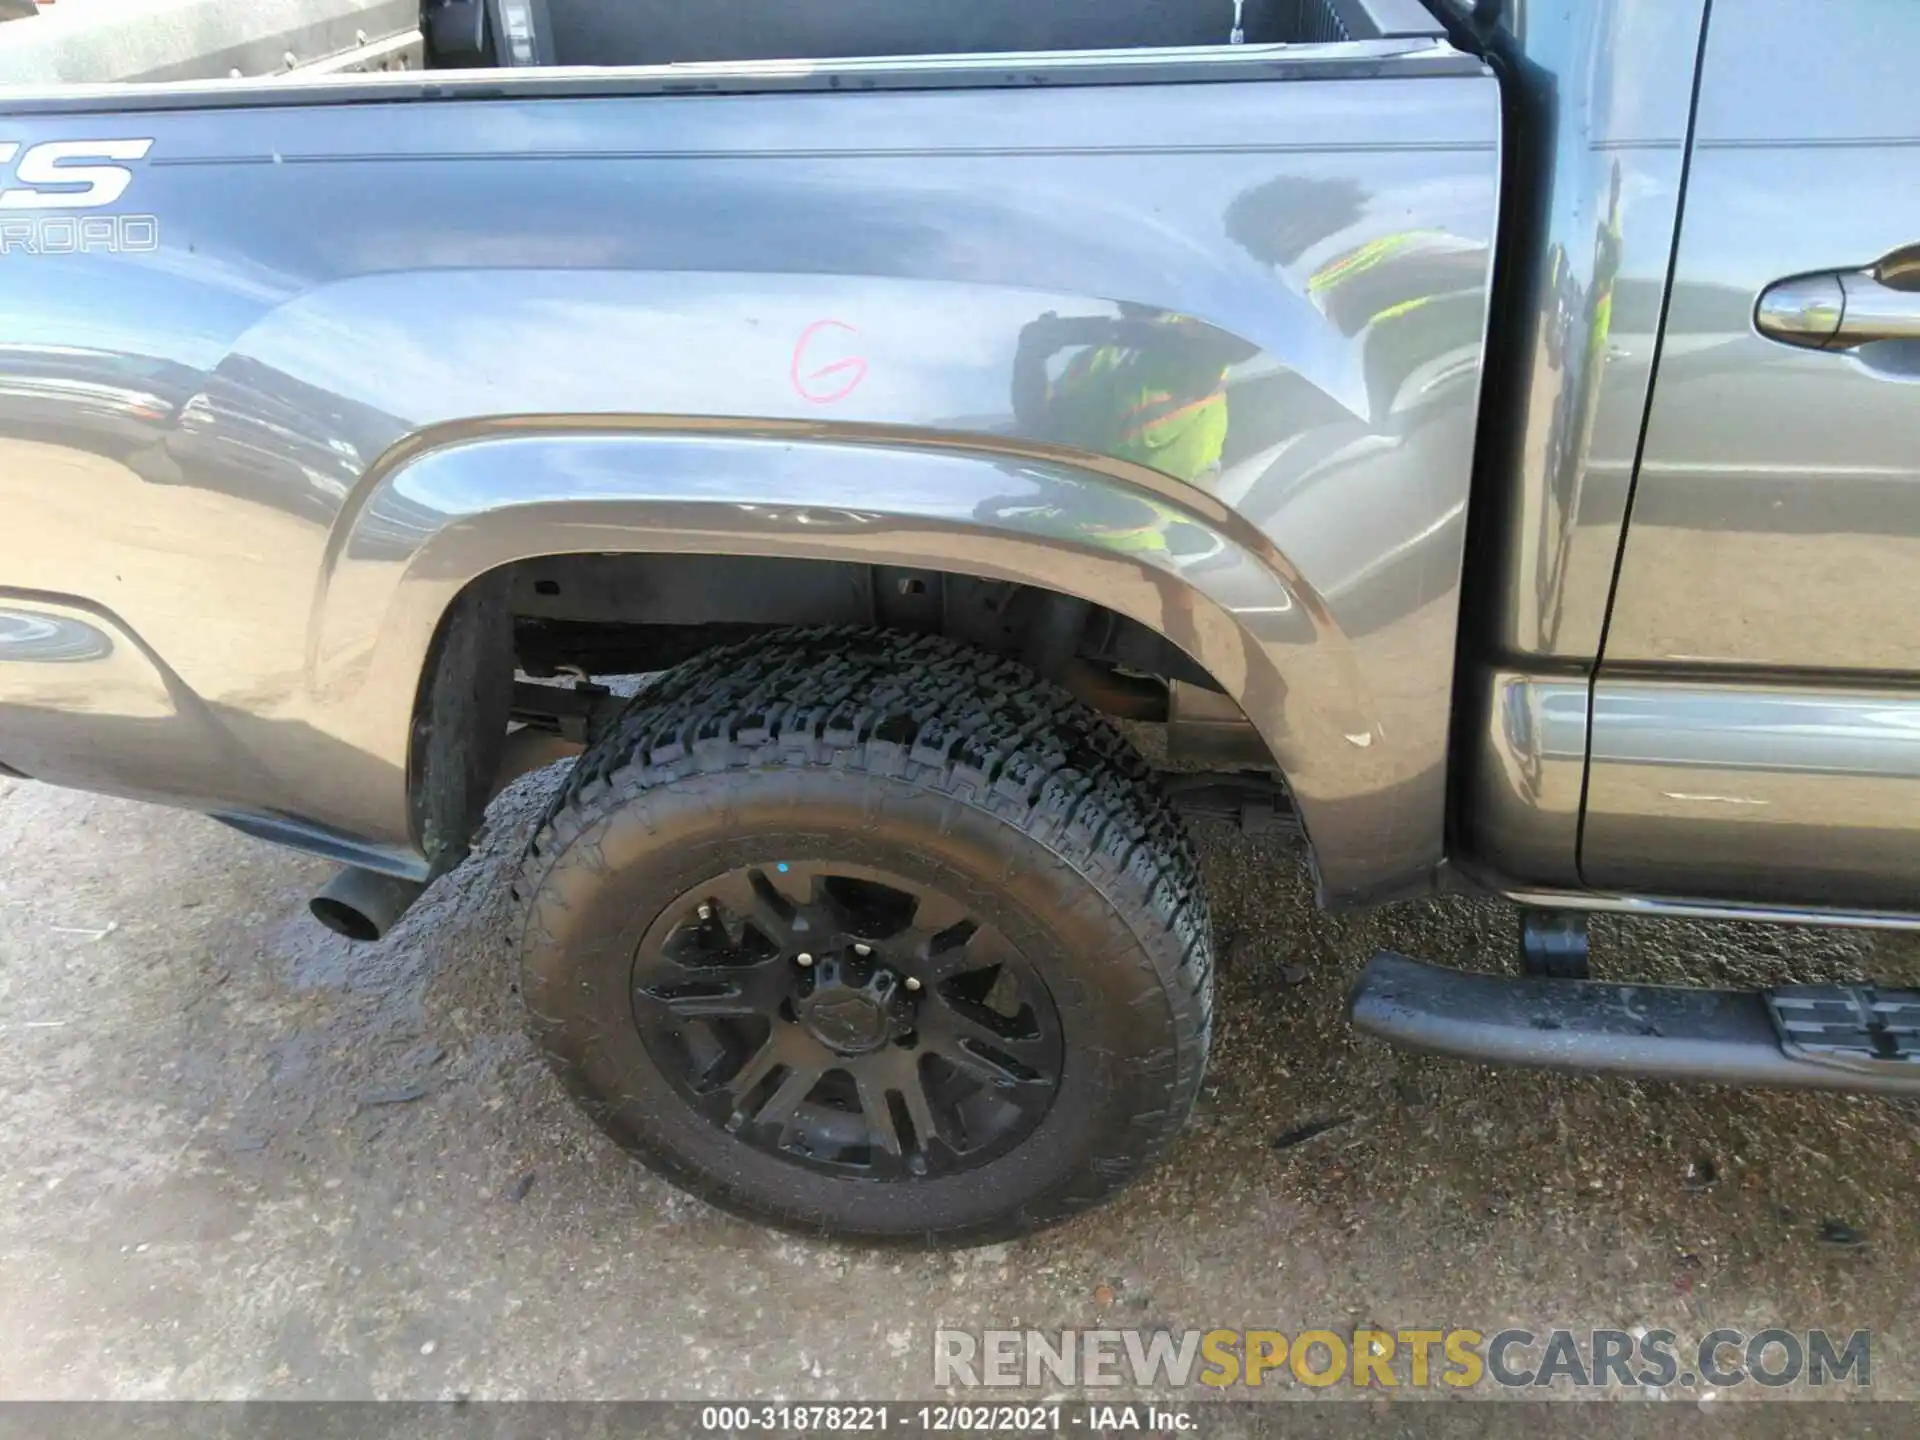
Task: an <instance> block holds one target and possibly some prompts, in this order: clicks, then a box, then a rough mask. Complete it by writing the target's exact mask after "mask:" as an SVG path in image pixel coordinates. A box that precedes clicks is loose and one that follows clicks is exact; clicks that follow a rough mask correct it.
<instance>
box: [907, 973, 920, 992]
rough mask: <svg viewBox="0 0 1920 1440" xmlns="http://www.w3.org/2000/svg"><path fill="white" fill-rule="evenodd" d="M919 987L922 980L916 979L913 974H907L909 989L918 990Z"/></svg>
mask: <svg viewBox="0 0 1920 1440" xmlns="http://www.w3.org/2000/svg"><path fill="white" fill-rule="evenodd" d="M919 988H920V982H919V981H918V980H916V979H914V978H913V976H911V975H909V976H907V989H909V990H918V989H919Z"/></svg>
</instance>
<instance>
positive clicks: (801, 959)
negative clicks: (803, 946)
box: [793, 952, 813, 965]
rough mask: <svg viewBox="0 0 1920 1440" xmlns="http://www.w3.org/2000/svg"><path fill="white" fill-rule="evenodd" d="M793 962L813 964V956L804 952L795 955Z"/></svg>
mask: <svg viewBox="0 0 1920 1440" xmlns="http://www.w3.org/2000/svg"><path fill="white" fill-rule="evenodd" d="M793 963H794V964H796V965H811V964H812V963H813V957H812V956H811V955H808V954H806V953H805V952H802V953H801V954H798V955H796V956H794V957H793Z"/></svg>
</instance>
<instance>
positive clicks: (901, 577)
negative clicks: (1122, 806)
mask: <svg viewBox="0 0 1920 1440" xmlns="http://www.w3.org/2000/svg"><path fill="white" fill-rule="evenodd" d="M808 625H846V626H853V627H858V628H861V629H872V630H895V631H904V632H908V633H920V634H939V635H945V636H947V637H949V638H951V639H954V640H958V641H960V642H962V643H964V644H967V645H969V646H972V647H975V648H977V649H980V650H985V651H989V652H992V653H994V654H999V655H1007V656H1011V657H1014V658H1017V659H1019V660H1020V661H1022V662H1023V663H1024V664H1026V665H1027V666H1028V667H1029V668H1030V669H1032V670H1034V671H1035V672H1036V673H1038V674H1040V675H1042V676H1044V677H1046V678H1047V679H1050V680H1053V681H1054V682H1056V683H1057V684H1059V685H1061V686H1063V687H1064V688H1065V689H1067V690H1068V691H1069V692H1071V693H1072V694H1073V695H1075V696H1076V697H1077V698H1079V699H1080V700H1082V701H1083V702H1085V703H1086V704H1088V705H1089V706H1091V707H1092V708H1093V709H1095V710H1099V711H1102V712H1104V713H1105V714H1107V715H1110V716H1112V717H1114V718H1116V719H1120V720H1125V721H1132V722H1138V723H1139V724H1140V725H1142V726H1145V727H1148V728H1150V729H1152V730H1156V731H1158V732H1160V733H1159V736H1158V738H1156V739H1153V740H1150V741H1147V742H1146V743H1144V744H1142V746H1141V748H1142V749H1143V750H1144V751H1145V752H1146V753H1147V754H1148V756H1149V759H1150V760H1152V761H1157V762H1161V763H1166V764H1170V765H1171V766H1172V767H1173V768H1177V769H1181V770H1183V771H1188V772H1197V773H1189V774H1187V775H1186V776H1185V777H1184V780H1183V784H1184V786H1185V790H1184V794H1185V802H1184V804H1185V808H1189V809H1192V810H1195V811H1198V812H1200V813H1206V814H1216V815H1220V816H1223V817H1225V818H1229V819H1238V820H1239V822H1240V823H1241V824H1242V825H1244V826H1247V827H1249V828H1266V827H1267V826H1268V825H1270V824H1283V825H1291V824H1292V823H1294V822H1293V820H1292V816H1291V806H1290V804H1289V803H1288V802H1287V800H1286V797H1285V794H1284V791H1283V790H1282V789H1281V786H1280V784H1279V782H1278V781H1277V779H1275V778H1274V777H1275V776H1277V773H1278V772H1277V767H1275V766H1274V764H1273V759H1272V754H1271V752H1270V751H1269V750H1268V748H1267V746H1266V743H1265V742H1264V741H1263V740H1262V739H1261V738H1260V735H1259V733H1258V732H1257V731H1256V730H1255V729H1254V727H1253V726H1252V725H1251V724H1250V723H1249V722H1248V721H1247V719H1246V717H1245V715H1244V714H1242V712H1241V711H1240V709H1239V706H1238V705H1237V704H1236V703H1235V702H1234V701H1233V699H1232V698H1231V697H1229V696H1228V695H1226V694H1225V693H1224V692H1223V691H1222V688H1221V687H1220V686H1219V685H1218V684H1217V683H1216V682H1215V681H1214V680H1213V678H1212V677H1211V676H1210V675H1209V674H1208V673H1207V672H1206V671H1205V670H1204V669H1202V668H1201V667H1200V666H1199V665H1198V664H1197V663H1196V662H1195V661H1194V660H1193V659H1192V658H1191V657H1190V656H1188V655H1187V654H1186V653H1185V652H1184V651H1182V650H1181V649H1179V647H1177V646H1175V645H1174V644H1173V643H1172V642H1170V641H1168V640H1167V639H1166V638H1165V637H1164V636H1162V635H1160V634H1158V633H1157V632H1155V631H1153V630H1150V629H1148V628H1147V627H1146V626H1144V625H1142V624H1140V623H1139V622H1138V621H1135V620H1132V619H1130V618H1128V617H1127V616H1124V615H1121V614H1118V613H1117V612H1115V611H1113V610H1110V609H1108V608H1106V607H1105V606H1102V605H1099V604H1096V603H1094V602H1092V601H1089V600H1085V599H1082V598H1079V597H1076V596H1072V595H1067V594H1064V593H1062V592H1059V591H1054V590H1048V589H1044V588H1041V587H1038V586H1032V585H1022V584H1016V583H1013V582H1009V581H1002V580H990V579H984V578H981V577H979V576H974V575H967V574H963V573H961V572H958V571H952V570H935V569H923V568H915V567H906V566H893V565H864V564H854V563H847V562H841V561H830V560H811V559H786V558H779V557H765V556H737V555H683V554H651V555H649V554H584V555H582V554H576V555H552V556H542V557H539V558H536V559H529V560H521V561H516V562H514V563H513V564H510V565H507V566H504V567H502V568H500V569H498V570H494V571H491V572H489V573H488V574H486V575H483V576H481V577H480V578H479V579H477V580H475V581H473V582H472V583H471V584H470V585H468V586H467V587H466V589H465V590H463V591H462V593H461V595H460V596H459V597H458V598H457V599H456V601H455V602H454V604H453V605H452V606H451V607H450V608H449V609H448V611H447V613H446V615H445V617H443V619H442V621H441V625H440V634H439V636H438V637H437V638H436V642H435V645H434V649H433V653H432V655H431V657H430V659H429V662H428V666H427V669H426V673H425V674H424V675H423V676H422V678H421V682H420V688H419V692H418V698H417V700H416V704H415V713H414V731H413V741H412V745H411V752H412V762H411V774H410V777H409V789H410V792H411V794H412V799H413V804H412V809H413V820H414V829H415V838H416V840H417V841H418V842H419V843H420V845H421V847H422V850H423V851H424V853H425V854H426V855H427V857H428V859H429V861H430V862H431V863H432V864H433V865H434V867H435V869H436V870H440V869H445V868H447V867H448V866H450V865H451V864H453V863H457V861H458V860H459V858H460V857H461V856H462V855H464V854H465V853H466V841H467V838H468V837H469V836H470V835H471V833H472V831H473V830H474V829H475V828H477V826H478V824H479V820H480V816H481V812H482V811H483V810H484V808H485V805H486V802H487V800H488V799H489V798H490V797H491V796H492V795H494V794H497V793H498V792H499V790H500V789H501V788H502V787H503V786H504V785H505V784H506V783H508V782H509V781H510V780H512V779H513V778H514V776H516V775H518V774H522V773H525V772H526V771H527V770H530V769H534V768H537V767H538V766H540V765H543V764H546V763H549V762H551V761H553V760H555V759H559V758H561V757H562V756H564V755H567V754H571V753H576V752H577V751H578V749H579V748H580V746H581V745H582V744H583V743H585V742H586V741H588V740H590V739H591V738H592V737H593V736H594V735H595V734H596V733H597V732H598V729H599V727H600V726H601V725H602V724H603V723H604V722H605V721H606V720H608V719H609V718H610V717H611V716H612V715H613V714H614V713H616V712H617V711H618V709H619V708H620V704H621V702H620V701H619V699H618V697H616V696H614V695H612V694H611V693H610V692H609V691H608V690H606V689H604V688H602V687H600V686H597V685H594V684H592V683H591V682H592V680H593V678H594V677H596V676H620V675H642V674H650V673H654V672H657V671H661V670H665V669H668V668H670V667H672V666H674V665H678V664H680V663H681V662H682V661H685V660H689V659H692V658H693V657H694V656H696V655H699V654H701V653H703V652H705V651H707V650H710V649H713V648H714V647H716V646H720V645H726V644H731V643H734V642H736V641H740V640H744V639H747V638H750V637H751V636H753V635H756V634H760V633H764V632H767V631H771V630H779V629H786V628H790V627H793V626H808ZM516 676H518V677H522V678H520V679H518V680H516ZM569 676H570V677H572V678H573V679H574V680H575V681H576V682H577V683H576V684H575V686H574V687H573V688H572V689H569V688H567V687H566V686H564V685H554V684H552V683H551V682H552V681H553V680H554V679H556V678H559V677H569ZM509 721H510V724H509ZM1135 738H1136V740H1137V741H1139V740H1143V739H1144V737H1143V736H1141V735H1139V734H1138V733H1136V736H1135ZM1223 772H1226V773H1223Z"/></svg>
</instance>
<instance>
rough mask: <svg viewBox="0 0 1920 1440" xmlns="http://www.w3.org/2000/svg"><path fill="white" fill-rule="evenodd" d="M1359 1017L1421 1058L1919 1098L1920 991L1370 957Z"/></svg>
mask: <svg viewBox="0 0 1920 1440" xmlns="http://www.w3.org/2000/svg"><path fill="white" fill-rule="evenodd" d="M1349 1010H1350V1013H1351V1014H1352V1017H1353V1023H1354V1024H1355V1025H1356V1026H1357V1027H1359V1028H1360V1029H1361V1030H1364V1031H1366V1032H1367V1033H1368V1034H1369V1035H1377V1036H1379V1037H1380V1038H1381V1039H1382V1040H1390V1041H1392V1042H1393V1043H1394V1044H1396V1045H1405V1046H1408V1047H1409V1048H1411V1049H1415V1050H1428V1051H1432V1052H1434V1053H1436V1054H1440V1055H1453V1056H1457V1057H1459V1058H1461V1059H1464V1060H1481V1061H1485V1062H1487V1063H1489V1064H1495V1065H1531V1066H1542V1067H1545V1068H1547V1069H1551V1070H1587V1071H1598V1072H1604V1073H1608V1074H1614V1075H1637V1076H1643V1077H1647V1078H1652V1079H1661V1080H1698V1081H1706V1082H1708V1083H1711V1084H1716V1085H1753V1086H1772V1087H1787V1088H1794V1089H1811V1090H1851V1091H1856V1092H1861V1093H1876V1094H1884V1095H1920V990H1888V989H1881V988H1877V987H1874V986H1868V985H1788V986H1783V987H1781V988H1780V989H1777V990H1693V989H1686V988H1682V987H1678V986H1665V985H1611V984H1606V983H1603V982H1601V981H1598V980H1560V979H1546V978H1540V977H1534V976H1509V975H1486V974H1476V973H1474V972H1471V971H1466V970H1449V969H1446V968H1444V967H1443V966H1439V965H1429V964H1426V963H1424V962H1423V961H1419V960H1409V959H1407V958H1406V957H1405V956H1404V955H1394V954H1391V953H1388V952H1382V953H1381V954H1378V955H1376V956H1374V957H1373V959H1372V960H1371V961H1370V962H1369V963H1368V965H1367V968H1366V970H1365V971H1363V972H1362V974H1361V976H1360V980H1359V983H1358V984H1357V985H1355V986H1354V990H1353V998H1352V1000H1351V1002H1350V1005H1349Z"/></svg>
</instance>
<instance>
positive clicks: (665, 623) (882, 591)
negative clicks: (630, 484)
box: [507, 555, 1219, 718]
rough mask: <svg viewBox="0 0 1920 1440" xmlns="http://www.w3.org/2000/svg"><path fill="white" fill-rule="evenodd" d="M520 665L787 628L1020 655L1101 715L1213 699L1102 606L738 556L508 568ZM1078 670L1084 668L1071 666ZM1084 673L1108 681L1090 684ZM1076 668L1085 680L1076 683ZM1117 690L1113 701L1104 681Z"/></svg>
mask: <svg viewBox="0 0 1920 1440" xmlns="http://www.w3.org/2000/svg"><path fill="white" fill-rule="evenodd" d="M507 586H508V603H509V606H510V609H511V611H512V614H513V627H514V650H515V654H516V657H517V660H518V663H519V665H520V668H521V669H522V670H524V671H526V672H527V673H528V674H532V675H554V674H566V673H574V672H578V673H583V674H587V675H618V674H643V673H646V672H649V671H654V670H662V669H665V668H666V667H667V666H669V665H675V664H678V663H679V662H680V661H682V660H685V659H688V658H690V657H691V656H693V655H697V654H699V653H700V652H701V651H702V650H706V649H709V648H710V647H712V646H714V645H717V644H724V643H727V642H729V641H733V640H739V639H744V638H746V637H747V636H749V635H752V634H755V633H757V632H760V631H765V630H773V629H779V628H782V627H784V626H789V625H857V626H861V627H863V628H871V629H881V630H901V631H907V632H911V633H931V634H941V635H947V636H949V637H951V638H953V639H956V640H960V641H964V642H965V643H967V644H969V645H974V646H977V647H979V648H980V649H983V650H988V651H992V652H994V653H996V654H1004V655H1017V656H1019V657H1021V658H1022V659H1024V660H1025V661H1026V662H1027V663H1028V664H1029V665H1031V666H1032V667H1033V668H1034V669H1035V670H1038V671H1039V672H1040V673H1042V674H1043V675H1047V676H1048V678H1050V679H1054V680H1060V681H1062V682H1063V683H1067V682H1068V681H1069V680H1073V681H1076V682H1077V683H1070V684H1069V685H1068V688H1070V689H1076V690H1077V689H1081V688H1084V689H1087V690H1089V691H1092V692H1093V695H1091V696H1083V698H1088V699H1089V700H1090V703H1093V704H1095V708H1101V709H1108V710H1121V711H1126V710H1129V708H1130V709H1131V713H1132V715H1133V718H1164V704H1165V702H1164V699H1162V701H1161V705H1162V715H1161V716H1160V717H1153V716H1148V715H1145V714H1142V713H1139V712H1141V711H1144V710H1145V709H1147V708H1148V707H1149V704H1150V696H1149V694H1148V691H1147V687H1146V686H1145V685H1142V684H1132V685H1130V684H1128V683H1127V682H1129V681H1151V682H1157V683H1158V684H1160V685H1161V686H1163V687H1164V686H1165V685H1167V684H1169V683H1171V682H1173V681H1176V680H1177V681H1184V682H1186V683H1187V684H1190V685H1197V686H1199V687H1201V688H1203V689H1207V690H1217V689H1218V688H1219V687H1218V686H1217V685H1215V683H1214V681H1213V679H1212V678H1211V677H1210V676H1209V675H1208V674H1207V673H1206V671H1204V670H1202V669H1201V668H1200V667H1199V666H1198V665H1197V664H1195V663H1194V662H1193V661H1192V660H1191V659H1190V658H1189V657H1188V656H1187V655H1186V654H1185V653H1184V652H1183V651H1181V650H1180V649H1178V648H1177V647H1176V646H1174V645H1172V644H1171V643H1170V642H1168V641H1167V640H1166V639H1164V638H1163V637H1162V636H1160V635H1158V634H1156V633H1155V632H1154V631H1152V630H1149V629H1148V628H1147V627H1145V626H1144V625H1141V624H1139V623H1138V622H1137V621H1134V620H1130V619H1128V618H1127V617H1125V616H1122V615H1119V614H1116V613H1115V612H1113V611H1111V610H1108V609H1106V608H1105V607H1103V606H1100V605H1096V604H1092V603H1091V602H1087V601H1083V600H1078V599H1076V598H1075V597H1072V596H1066V595H1061V594H1058V593H1057V592H1054V591H1049V590H1043V589H1039V588H1036V587H1034V586H1029V585H1018V584H1014V583H1011V582H1008V581H1002V580H986V579H981V578H979V577H978V576H972V575H965V574H961V573H958V572H955V571H949V570H931V569H918V568H909V567H904V566H893V565H861V564H852V563H846V562H840V561H832V560H792V559H781V558H774V557H764V556H742V555H555V556H547V557H543V558H540V559H535V560H523V561H521V562H519V563H518V564H515V565H513V566H511V567H509V571H508V580H507ZM1075 662H1079V663H1078V665H1077V666H1076V664H1075ZM1081 667H1090V668H1092V669H1095V670H1097V671H1098V672H1100V673H1099V674H1098V675H1087V674H1085V673H1084V671H1083V670H1082V668H1081ZM1071 671H1081V673H1077V674H1070V673H1069V672H1071ZM1102 681H1107V682H1111V691H1110V693H1108V694H1106V696H1105V699H1106V701H1107V703H1106V704H1104V705H1102V704H1100V703H1099V699H1098V698H1096V697H1097V696H1098V695H1099V693H1100V691H1099V689H1098V683H1099V682H1102Z"/></svg>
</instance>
